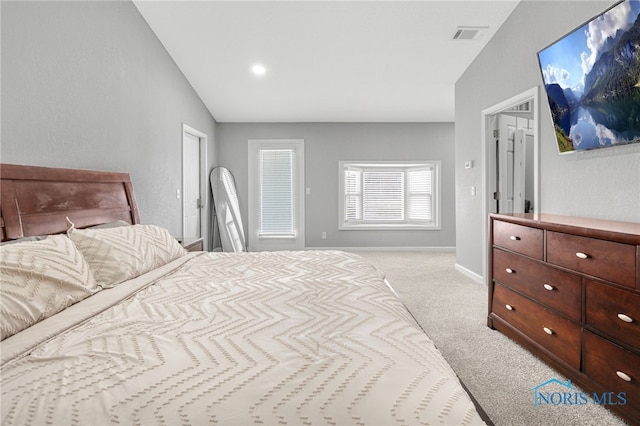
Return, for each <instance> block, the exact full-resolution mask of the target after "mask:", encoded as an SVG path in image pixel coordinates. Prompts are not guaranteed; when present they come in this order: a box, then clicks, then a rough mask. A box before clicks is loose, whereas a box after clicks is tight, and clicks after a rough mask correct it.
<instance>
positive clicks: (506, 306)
mask: <svg viewBox="0 0 640 426" xmlns="http://www.w3.org/2000/svg"><path fill="white" fill-rule="evenodd" d="M504 307H505V308H507V311H513V306H511V305H504Z"/></svg>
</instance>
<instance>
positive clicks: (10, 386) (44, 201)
mask: <svg viewBox="0 0 640 426" xmlns="http://www.w3.org/2000/svg"><path fill="white" fill-rule="evenodd" d="M0 175H1V188H0V189H1V191H2V192H1V196H0V197H1V205H0V208H1V219H0V225H1V228H2V240H3V241H4V243H3V244H2V246H0V249H1V250H2V257H1V258H0V261H1V263H2V282H1V296H2V298H1V299H0V301H1V304H2V327H1V330H0V331H1V332H2V341H1V342H0V345H1V347H0V349H1V357H2V365H1V367H0V372H1V391H2V396H1V405H2V410H1V413H0V414H1V418H2V424H3V425H13V424H20V425H24V424H36V425H40V424H54V425H57V424H65V425H70V424H79V425H89V424H91V425H107V424H125V425H129V424H139V425H151V424H159V425H179V424H183V425H204V424H220V425H250V424H255V425H277V424H282V425H285V424H289V425H324V424H326V425H395V424H397V425H414V424H446V425H476V424H485V421H484V420H487V419H486V417H484V414H483V413H482V410H481V408H480V407H477V406H476V405H475V404H474V401H473V400H472V398H471V397H470V396H469V394H468V393H467V392H466V391H465V389H464V387H463V386H462V384H461V383H460V381H459V380H458V378H457V377H456V375H455V373H454V372H453V370H452V369H451V367H450V366H449V365H448V364H447V362H446V361H445V360H444V358H443V357H442V356H441V354H440V353H439V351H438V350H437V348H436V347H435V346H434V344H433V343H432V342H431V340H430V339H429V338H428V336H427V335H426V334H425V333H424V332H423V331H422V330H421V329H420V327H419V325H417V323H416V322H415V321H414V319H413V318H412V316H411V314H410V313H409V312H408V311H407V309H406V308H405V307H404V305H403V304H402V303H401V301H400V300H399V299H398V297H397V296H396V294H395V293H394V291H393V290H392V288H391V287H390V286H389V285H388V283H387V282H386V280H385V278H384V274H383V273H382V272H380V271H378V270H377V269H376V268H374V267H373V266H372V265H370V264H369V263H367V262H365V261H364V260H363V259H362V258H361V257H359V256H357V255H355V254H352V253H347V252H342V251H335V250H327V251H314V250H310V251H299V252H285V251H281V252H256V253H246V252H245V253H221V252H211V253H209V252H187V251H185V250H184V249H183V248H182V246H180V244H179V243H177V241H176V240H175V239H174V238H173V237H171V236H170V235H169V233H168V232H167V231H166V230H165V229H163V228H161V227H158V226H153V225H143V224H140V219H139V214H138V208H137V205H136V201H135V195H134V191H133V186H132V183H131V181H130V178H129V175H128V174H126V173H114V172H96V171H83V170H71V169H54V168H45V167H34V166H21V165H10V164H2V165H0ZM483 419H484V420H483Z"/></svg>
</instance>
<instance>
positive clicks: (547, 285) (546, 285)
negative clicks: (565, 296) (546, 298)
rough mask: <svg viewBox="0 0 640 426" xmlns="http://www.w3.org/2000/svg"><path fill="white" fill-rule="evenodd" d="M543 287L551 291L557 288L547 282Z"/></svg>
mask: <svg viewBox="0 0 640 426" xmlns="http://www.w3.org/2000/svg"><path fill="white" fill-rule="evenodd" d="M543 287H544V288H545V290H549V291H553V290H555V287H554V286H552V285H551V284H545V285H543Z"/></svg>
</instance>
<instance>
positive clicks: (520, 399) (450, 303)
mask: <svg viewBox="0 0 640 426" xmlns="http://www.w3.org/2000/svg"><path fill="white" fill-rule="evenodd" d="M357 254H359V255H361V256H362V257H364V258H366V259H367V260H369V261H370V262H371V263H372V264H373V265H375V266H376V267H377V268H378V269H380V270H381V271H383V272H384V273H385V274H386V276H387V279H388V280H389V282H390V283H391V285H392V286H393V287H394V288H395V290H396V291H397V292H398V294H399V296H400V298H401V299H402V300H403V301H404V303H405V304H406V306H407V307H408V309H409V310H410V311H411V313H412V314H413V315H414V316H415V318H416V319H417V320H418V322H419V323H420V325H421V326H422V327H423V328H424V330H425V331H426V332H427V334H428V335H429V336H430V337H431V339H432V340H433V341H434V343H435V344H436V346H437V347H438V348H439V349H440V351H441V352H442V354H443V356H444V357H445V359H446V360H447V361H448V362H449V364H451V366H452V367H453V369H454V370H455V371H456V373H457V374H458V377H460V379H461V381H462V382H463V383H464V384H465V385H466V386H467V388H468V389H469V392H470V393H471V394H472V395H473V396H474V397H475V399H476V400H477V401H478V402H479V404H480V405H481V406H482V407H483V409H484V410H485V412H486V413H487V414H488V416H489V418H490V419H491V420H492V421H493V422H494V424H495V425H497V426H502V425H549V426H551V425H562V426H568V425H576V426H578V425H579V426H583V425H594V426H595V425H598V426H604V425H625V424H626V423H625V422H623V421H622V420H621V419H620V418H619V417H618V416H616V415H614V414H612V413H610V412H609V411H608V410H606V409H604V408H602V407H601V406H599V405H597V404H593V403H590V404H586V405H540V406H538V407H534V403H533V402H534V399H533V391H532V390H531V389H532V388H534V387H536V386H538V385H540V384H542V383H544V382H546V381H547V380H550V379H552V378H556V379H558V380H561V381H562V382H566V380H567V379H566V378H565V377H563V376H561V375H560V374H558V373H557V372H556V371H555V370H553V369H552V368H550V367H548V366H547V365H546V364H544V363H543V362H542V361H540V360H539V359H538V358H536V357H535V356H534V355H532V354H531V353H530V352H528V351H527V350H525V349H523V348H522V347H520V346H519V345H518V344H517V343H515V342H513V341H511V340H510V339H508V338H507V337H505V336H504V335H503V334H501V333H500V332H498V331H495V330H491V329H490V328H488V327H487V325H486V318H487V288H486V287H485V286H484V285H482V284H478V283H476V282H474V281H473V280H471V279H469V278H468V277H466V276H464V275H463V274H461V273H460V272H458V271H456V270H455V267H454V265H455V253H451V252H446V253H440V252H437V253H433V252H364V251H362V252H360V251H359V252H357Z"/></svg>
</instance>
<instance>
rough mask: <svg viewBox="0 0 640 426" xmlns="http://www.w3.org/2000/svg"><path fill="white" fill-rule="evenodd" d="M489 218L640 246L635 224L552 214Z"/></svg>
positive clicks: (639, 235)
mask: <svg viewBox="0 0 640 426" xmlns="http://www.w3.org/2000/svg"><path fill="white" fill-rule="evenodd" d="M490 217H492V218H494V219H498V220H504V221H507V222H512V223H518V224H522V225H527V226H534V227H538V228H544V229H550V230H553V231H559V232H566V233H570V234H576V235H585V236H593V237H596V238H607V239H608V238H613V239H622V240H623V241H624V242H627V243H630V244H640V223H635V222H617V221H612V220H602V219H593V218H585V217H576V216H564V215H558V214H552V213H510V214H491V215H490Z"/></svg>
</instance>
